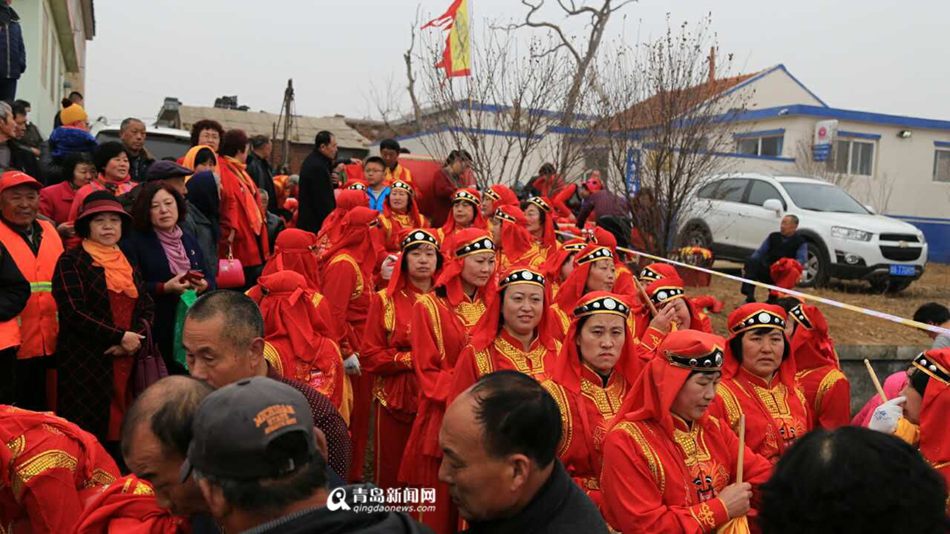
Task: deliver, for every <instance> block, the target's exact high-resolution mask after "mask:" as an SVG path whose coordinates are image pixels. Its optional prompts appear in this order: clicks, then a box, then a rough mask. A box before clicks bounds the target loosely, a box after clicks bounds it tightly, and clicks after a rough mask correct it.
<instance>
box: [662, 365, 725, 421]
mask: <svg viewBox="0 0 950 534" xmlns="http://www.w3.org/2000/svg"><path fill="white" fill-rule="evenodd" d="M721 378H722V373H719V372H715V373H695V374H693V376H691V377H689V379H687V380H686V382H685V383H684V384H683V387H681V388H680V391H679V393H677V394H676V399H675V400H673V405H672V406H670V411H671V412H673V414H674V415H678V416H679V417H681V418H683V419H685V420H686V421H695V420H697V419H699V418H700V417H702V416H703V415H704V414H705V413H706V410H708V409H709V405H710V404H711V403H712V401H713V399H715V398H716V386H717V385H719V380H720V379H721Z"/></svg>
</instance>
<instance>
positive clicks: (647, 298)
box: [632, 276, 659, 317]
mask: <svg viewBox="0 0 950 534" xmlns="http://www.w3.org/2000/svg"><path fill="white" fill-rule="evenodd" d="M632 278H633V285H635V286H637V291H639V292H640V297H641V298H643V300H644V301H646V303H647V306H649V307H650V313H652V314H653V316H654V317H656V316H657V314H658V313H659V312H657V311H656V306H654V305H653V301H652V300H650V295H647V290H646V289H643V285H642V284H640V281H639V280H637V277H636V276H634V277H632Z"/></svg>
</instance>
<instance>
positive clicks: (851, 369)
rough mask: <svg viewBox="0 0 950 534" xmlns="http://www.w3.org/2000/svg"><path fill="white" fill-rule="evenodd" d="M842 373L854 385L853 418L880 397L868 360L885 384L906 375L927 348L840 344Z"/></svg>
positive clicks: (852, 390)
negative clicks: (867, 366) (887, 380)
mask: <svg viewBox="0 0 950 534" xmlns="http://www.w3.org/2000/svg"><path fill="white" fill-rule="evenodd" d="M836 349H837V351H838V359H839V361H840V362H841V371H842V372H843V373H844V374H845V376H847V377H848V381H849V382H850V383H851V415H852V417H853V416H854V414H856V413H857V412H858V410H860V409H861V407H862V406H864V403H865V402H867V400H868V399H870V398H871V397H872V396H874V395H876V391H875V389H874V385H873V383H872V382H871V378H870V377H869V375H868V372H867V369H866V368H865V366H864V359H865V358H867V359H869V360H870V361H871V367H873V368H874V372H875V373H877V378H878V380H880V381H881V384H883V383H884V380H885V379H887V377H888V376H890V375H891V374H892V373H897V372H904V371H906V370H907V369H908V368H909V367H910V362H911V361H912V360H913V359H914V357H915V356H917V355H918V354H920V353H921V352H923V351H924V350H927V346H919V347H918V346H915V347H897V346H890V345H839V346H837V347H836Z"/></svg>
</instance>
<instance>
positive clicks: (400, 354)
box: [361, 284, 423, 488]
mask: <svg viewBox="0 0 950 534" xmlns="http://www.w3.org/2000/svg"><path fill="white" fill-rule="evenodd" d="M422 294H423V293H422V292H420V291H419V290H418V289H417V288H416V287H415V286H413V285H412V284H405V285H404V287H403V289H401V290H399V291H398V292H397V293H396V294H395V295H393V296H392V297H390V296H389V294H388V293H387V291H386V290H382V291H380V292H378V293H377V294H376V296H375V297H374V298H373V300H372V303H371V304H370V308H369V320H368V321H367V322H366V334H365V336H364V337H363V352H362V354H361V356H362V360H361V361H362V362H363V370H364V372H367V373H370V374H371V375H372V376H373V377H374V378H373V412H374V414H375V416H376V423H375V426H376V428H375V432H374V438H373V439H374V442H373V455H374V457H373V459H374V462H373V465H374V469H375V473H374V475H375V476H374V481H375V482H376V485H377V486H379V487H381V488H391V487H396V486H398V485H399V479H398V475H399V464H400V463H401V462H402V457H403V454H404V453H405V450H406V442H407V441H409V433H410V432H411V431H412V421H413V419H415V416H416V411H417V409H418V396H419V383H418V381H417V380H416V375H415V374H414V373H413V363H412V362H413V358H412V354H413V353H412V341H411V339H410V334H409V333H410V330H411V328H410V321H411V319H412V308H413V305H414V304H415V303H416V299H417V298H418V297H419V296H420V295H422Z"/></svg>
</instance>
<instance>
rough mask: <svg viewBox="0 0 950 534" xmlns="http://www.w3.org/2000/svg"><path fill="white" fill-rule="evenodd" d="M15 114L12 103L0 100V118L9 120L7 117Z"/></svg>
mask: <svg viewBox="0 0 950 534" xmlns="http://www.w3.org/2000/svg"><path fill="white" fill-rule="evenodd" d="M12 116H13V108H11V107H10V104H7V103H6V102H4V101H2V100H0V120H4V121H5V120H7V117H12Z"/></svg>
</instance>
